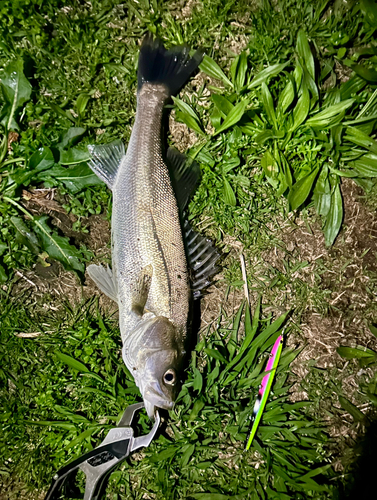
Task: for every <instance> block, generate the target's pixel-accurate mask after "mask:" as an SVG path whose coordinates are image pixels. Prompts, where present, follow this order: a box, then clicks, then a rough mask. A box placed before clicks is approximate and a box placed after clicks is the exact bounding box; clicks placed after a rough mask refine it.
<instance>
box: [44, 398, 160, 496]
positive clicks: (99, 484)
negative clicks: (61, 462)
mask: <svg viewBox="0 0 377 500" xmlns="http://www.w3.org/2000/svg"><path fill="white" fill-rule="evenodd" d="M142 408H144V403H136V404H133V405H130V406H128V407H127V408H126V410H125V412H124V413H123V416H122V418H121V419H120V421H119V424H118V426H117V427H114V428H113V429H110V431H109V432H108V434H107V435H106V437H105V439H104V440H103V441H102V443H101V444H100V445H99V446H98V447H97V448H95V449H94V450H91V451H89V452H88V453H85V454H84V455H82V456H81V457H79V458H78V459H76V460H73V461H72V462H71V463H69V464H68V465H66V466H64V467H62V468H61V469H60V470H59V471H58V472H57V473H56V474H55V476H54V478H53V482H52V484H51V486H50V489H49V491H48V492H47V495H46V497H45V500H58V499H59V497H60V494H61V492H62V489H63V488H64V486H65V485H67V483H69V482H71V481H74V477H75V476H76V473H77V470H78V469H81V470H82V471H83V472H84V474H85V476H86V483H85V494H84V500H99V499H100V498H101V495H102V493H103V492H104V489H105V487H106V482H107V479H108V477H109V475H110V474H111V472H113V470H114V469H115V467H117V466H118V465H119V464H120V462H122V461H123V460H124V459H125V458H127V457H128V456H129V455H130V454H131V453H132V452H133V451H135V450H137V449H139V448H142V447H146V446H149V445H150V443H151V441H152V440H153V438H154V436H155V434H156V432H157V429H158V427H159V425H160V415H159V413H158V411H157V412H156V415H155V422H154V425H153V427H152V430H151V431H150V432H149V433H148V434H146V435H145V436H138V437H136V438H135V437H134V431H133V428H132V420H133V418H134V416H135V413H136V412H137V411H138V410H140V409H142Z"/></svg>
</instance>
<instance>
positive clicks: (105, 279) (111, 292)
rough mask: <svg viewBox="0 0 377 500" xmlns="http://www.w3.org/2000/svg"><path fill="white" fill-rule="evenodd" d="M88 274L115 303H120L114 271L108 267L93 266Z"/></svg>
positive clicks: (88, 269) (89, 268) (89, 267)
mask: <svg viewBox="0 0 377 500" xmlns="http://www.w3.org/2000/svg"><path fill="white" fill-rule="evenodd" d="M87 271H88V274H89V276H90V278H92V280H93V281H94V283H95V284H96V285H97V286H98V288H99V289H100V290H101V292H103V293H104V294H105V295H107V296H108V297H109V298H110V299H112V300H114V302H118V283H117V281H116V278H115V276H114V275H113V272H112V270H111V269H110V268H109V266H107V268H105V267H103V266H97V265H95V264H91V265H90V266H88V267H87Z"/></svg>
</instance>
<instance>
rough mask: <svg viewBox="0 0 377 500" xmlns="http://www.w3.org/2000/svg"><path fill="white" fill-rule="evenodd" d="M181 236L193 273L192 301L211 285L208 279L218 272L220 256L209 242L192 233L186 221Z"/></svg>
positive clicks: (194, 232)
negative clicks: (182, 236) (217, 264)
mask: <svg viewBox="0 0 377 500" xmlns="http://www.w3.org/2000/svg"><path fill="white" fill-rule="evenodd" d="M183 235H184V241H185V244H186V254H187V261H188V264H189V267H190V268H191V270H192V273H193V279H192V284H191V288H192V291H193V295H194V299H198V298H199V297H201V295H202V291H203V290H204V289H205V288H207V287H208V286H209V285H211V283H212V282H211V280H210V278H211V277H212V276H214V275H215V274H216V273H217V272H219V270H220V268H219V267H218V266H216V262H217V261H218V260H219V258H220V254H219V253H218V251H217V250H216V248H215V247H214V246H213V245H212V242H211V240H209V239H207V238H205V237H204V236H201V235H200V234H199V233H197V232H196V231H194V230H193V229H192V228H191V226H190V224H189V223H188V221H187V220H185V222H184V224H183Z"/></svg>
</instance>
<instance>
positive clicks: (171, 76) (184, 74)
mask: <svg viewBox="0 0 377 500" xmlns="http://www.w3.org/2000/svg"><path fill="white" fill-rule="evenodd" d="M189 52H190V49H189V48H188V47H187V46H178V47H173V48H172V49H170V50H166V49H165V47H164V45H163V43H162V41H161V40H160V39H159V38H156V39H153V36H152V35H151V34H150V33H148V34H147V35H146V37H145V38H144V41H143V44H142V46H141V49H140V55H139V69H138V90H140V89H141V87H142V85H143V84H144V83H147V82H148V83H163V84H164V85H166V86H167V87H168V89H169V91H170V94H171V95H176V94H178V92H179V91H180V90H181V88H182V87H183V86H184V85H185V83H186V82H187V80H188V79H189V78H190V76H191V74H192V73H193V72H194V71H195V70H196V68H197V67H198V66H199V64H200V63H201V62H202V59H203V56H204V53H203V52H201V51H200V50H198V51H196V52H195V54H194V55H193V56H192V57H190V56H189Z"/></svg>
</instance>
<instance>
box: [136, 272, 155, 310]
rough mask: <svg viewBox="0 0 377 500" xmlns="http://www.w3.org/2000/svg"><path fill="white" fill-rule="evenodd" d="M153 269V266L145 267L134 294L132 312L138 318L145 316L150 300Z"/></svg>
mask: <svg viewBox="0 0 377 500" xmlns="http://www.w3.org/2000/svg"><path fill="white" fill-rule="evenodd" d="M152 275H153V267H152V265H151V264H148V265H147V266H145V267H144V268H143V269H142V270H141V272H140V275H139V278H138V280H137V282H136V285H135V288H134V291H133V294H132V306H131V308H132V311H133V312H134V313H135V314H137V315H138V316H142V315H143V314H144V307H145V304H146V303H147V300H148V295H149V290H150V287H151V283H152Z"/></svg>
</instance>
